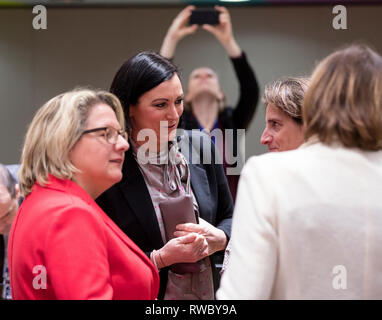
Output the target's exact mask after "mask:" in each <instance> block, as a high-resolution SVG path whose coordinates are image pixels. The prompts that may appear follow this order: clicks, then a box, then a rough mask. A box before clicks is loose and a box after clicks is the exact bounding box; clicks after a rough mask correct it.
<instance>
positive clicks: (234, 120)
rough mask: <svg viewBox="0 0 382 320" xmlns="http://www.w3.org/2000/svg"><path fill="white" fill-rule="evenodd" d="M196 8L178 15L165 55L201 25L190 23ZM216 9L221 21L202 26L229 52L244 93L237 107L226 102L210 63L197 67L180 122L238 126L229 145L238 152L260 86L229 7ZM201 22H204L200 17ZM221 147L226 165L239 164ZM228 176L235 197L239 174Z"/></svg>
mask: <svg viewBox="0 0 382 320" xmlns="http://www.w3.org/2000/svg"><path fill="white" fill-rule="evenodd" d="M195 9H196V8H195V7H194V6H187V7H186V8H185V9H183V10H182V11H181V12H180V13H179V14H178V15H177V17H176V18H175V19H174V21H173V22H172V24H171V26H170V27H169V29H168V31H167V34H166V36H165V38H164V40H163V43H162V46H161V49H160V54H161V55H162V56H164V57H166V58H168V59H172V58H173V57H174V54H175V50H176V47H177V45H178V43H179V41H180V40H182V39H183V38H184V37H186V36H188V35H191V34H193V33H195V32H196V30H197V29H198V25H197V24H193V25H189V21H190V18H191V16H192V14H193V11H194V10H195ZM215 10H216V11H217V12H218V13H219V16H218V18H219V20H218V22H219V23H218V24H216V25H215V24H213V25H212V24H203V25H202V26H201V28H202V29H203V30H206V31H207V32H210V33H211V34H212V35H213V36H214V37H215V38H216V39H217V40H218V41H219V42H220V43H221V45H222V46H223V48H224V49H225V50H226V52H227V54H228V55H229V57H230V59H231V61H232V64H233V67H234V70H235V73H236V76H237V78H238V80H239V87H240V97H239V100H238V102H237V104H236V108H232V107H228V106H226V101H225V100H226V99H225V95H224V93H223V91H222V89H221V87H220V83H219V79H218V76H217V74H216V73H215V72H214V71H213V70H212V69H210V68H207V67H202V68H197V69H195V70H193V71H192V72H191V74H190V76H189V80H188V90H187V94H186V96H185V110H184V113H183V116H182V119H181V123H180V126H181V127H182V128H184V129H187V130H191V129H200V130H203V129H204V130H206V131H209V132H210V131H213V130H214V129H221V130H224V129H234V139H233V143H232V145H229V146H228V145H227V146H225V148H231V150H232V151H233V155H236V154H237V151H238V150H237V149H238V146H237V139H236V138H237V135H236V134H237V131H236V130H237V129H247V128H248V126H249V124H250V122H251V120H252V118H253V116H254V114H255V111H256V105H257V101H258V97H259V86H258V83H257V80H256V77H255V74H254V72H253V70H252V68H251V66H250V65H249V63H248V60H247V57H246V55H245V53H244V52H243V50H242V49H241V48H240V46H239V45H238V44H237V42H236V40H235V37H234V35H233V30H232V23H231V17H230V14H229V12H228V10H227V9H226V8H225V7H221V6H215ZM203 15H204V16H205V15H206V13H205V12H204V13H203ZM196 18H197V17H196ZM200 18H201V17H200ZM206 18H207V17H206ZM198 23H201V22H200V19H199V22H198ZM223 136H224V135H223ZM223 144H225V141H223ZM219 151H220V152H221V156H222V158H223V166H224V168H225V169H226V167H228V166H235V165H232V164H228V162H227V160H226V158H225V154H224V153H223V152H222V150H219ZM226 177H227V180H228V183H229V187H230V191H231V194H232V197H233V199H234V200H235V196H236V189H237V183H238V180H239V176H238V175H226Z"/></svg>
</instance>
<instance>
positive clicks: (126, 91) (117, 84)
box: [110, 51, 180, 129]
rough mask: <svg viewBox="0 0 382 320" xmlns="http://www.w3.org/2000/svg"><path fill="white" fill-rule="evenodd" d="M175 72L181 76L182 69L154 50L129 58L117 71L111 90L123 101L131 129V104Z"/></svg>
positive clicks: (127, 121) (126, 118)
mask: <svg viewBox="0 0 382 320" xmlns="http://www.w3.org/2000/svg"><path fill="white" fill-rule="evenodd" d="M174 74H176V75H178V77H179V78H180V71H179V69H178V67H176V66H175V65H174V64H173V63H172V62H171V61H170V60H168V59H166V58H165V57H163V56H161V55H160V54H158V53H156V52H153V51H143V52H140V53H138V54H136V55H135V56H133V57H131V58H130V59H129V60H127V61H126V62H125V63H124V64H123V65H122V66H121V67H120V68H119V70H118V71H117V73H116V75H115V76H114V79H113V82H112V84H111V87H110V92H112V93H113V94H115V95H116V96H117V97H118V99H119V100H120V101H121V104H122V107H123V110H124V112H125V120H126V126H127V127H128V128H129V129H131V123H130V119H129V109H130V106H134V105H136V104H137V103H138V100H139V98H140V97H141V96H142V95H143V94H144V93H146V92H147V91H150V90H151V89H153V88H155V87H156V86H158V85H160V84H161V83H162V82H164V81H167V80H170V79H171V78H172V77H173V76H174Z"/></svg>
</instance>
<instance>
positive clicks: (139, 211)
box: [119, 149, 164, 248]
mask: <svg viewBox="0 0 382 320" xmlns="http://www.w3.org/2000/svg"><path fill="white" fill-rule="evenodd" d="M119 188H120V189H121V191H122V194H123V197H124V199H125V200H126V201H127V203H128V205H129V208H130V209H131V211H132V213H133V214H134V215H135V216H136V218H137V220H138V221H139V222H140V224H141V226H142V230H143V231H144V232H145V233H146V235H147V238H148V239H150V240H151V242H152V245H153V247H154V248H161V247H162V246H163V245H164V243H163V240H162V237H161V233H160V229H159V224H158V220H157V218H156V214H155V210H154V207H153V203H152V201H151V197H150V193H149V191H148V189H147V186H146V183H145V180H144V178H143V176H142V173H141V171H140V170H139V167H138V164H137V162H136V160H135V159H134V156H133V153H132V151H131V149H129V150H128V151H126V154H125V161H124V164H123V180H122V182H121V183H120V185H119Z"/></svg>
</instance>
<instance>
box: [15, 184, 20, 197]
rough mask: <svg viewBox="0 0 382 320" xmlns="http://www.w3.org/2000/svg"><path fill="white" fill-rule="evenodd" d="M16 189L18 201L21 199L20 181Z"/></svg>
mask: <svg viewBox="0 0 382 320" xmlns="http://www.w3.org/2000/svg"><path fill="white" fill-rule="evenodd" d="M15 191H16V199H17V201H19V199H20V187H19V184H18V183H16V184H15Z"/></svg>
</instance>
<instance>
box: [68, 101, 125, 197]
mask: <svg viewBox="0 0 382 320" xmlns="http://www.w3.org/2000/svg"><path fill="white" fill-rule="evenodd" d="M102 127H112V128H114V129H116V130H120V129H121V126H120V124H119V122H118V120H117V117H116V116H115V113H114V111H113V109H112V108H111V107H110V106H108V105H106V104H103V103H100V104H97V105H95V106H93V107H92V108H91V109H90V111H89V115H88V119H87V127H86V129H85V130H91V129H95V128H102ZM128 149H129V144H128V143H127V141H126V140H125V139H124V138H122V136H121V135H118V139H117V142H116V143H115V144H111V143H109V142H108V141H107V140H106V139H105V136H104V131H101V130H100V131H95V132H91V133H87V134H83V135H82V137H81V138H80V140H78V142H77V143H76V144H75V146H74V148H73V149H72V150H71V152H70V160H71V162H72V163H73V165H74V166H75V167H76V168H78V169H80V170H81V172H79V173H76V174H75V176H74V181H75V182H76V183H77V184H79V185H80V186H81V187H82V188H83V189H85V191H87V192H88V193H89V194H90V196H92V198H93V199H95V198H96V197H98V196H99V195H100V194H101V193H102V192H104V191H106V190H107V189H108V188H110V187H111V186H112V185H113V184H115V183H117V182H119V181H120V180H121V179H122V171H121V170H122V164H123V160H124V155H125V151H126V150H128Z"/></svg>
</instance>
